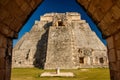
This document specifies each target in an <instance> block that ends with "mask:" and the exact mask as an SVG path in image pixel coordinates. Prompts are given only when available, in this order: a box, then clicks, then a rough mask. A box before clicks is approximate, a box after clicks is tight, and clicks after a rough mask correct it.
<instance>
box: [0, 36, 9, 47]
mask: <svg viewBox="0 0 120 80" xmlns="http://www.w3.org/2000/svg"><path fill="white" fill-rule="evenodd" d="M6 47H7V38H6V37H5V36H3V35H2V34H0V48H6Z"/></svg>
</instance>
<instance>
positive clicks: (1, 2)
mask: <svg viewBox="0 0 120 80" xmlns="http://www.w3.org/2000/svg"><path fill="white" fill-rule="evenodd" d="M9 1H10V0H0V4H1V5H3V6H5V5H6V4H7V3H8V2H9Z"/></svg>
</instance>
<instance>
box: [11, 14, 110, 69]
mask: <svg viewBox="0 0 120 80" xmlns="http://www.w3.org/2000/svg"><path fill="white" fill-rule="evenodd" d="M12 66H13V67H39V68H44V69H55V68H57V67H59V68H62V69H77V68H96V67H108V57H107V48H106V46H105V45H104V44H103V43H102V42H101V40H100V39H99V38H98V37H97V35H96V34H95V32H94V31H92V30H91V28H90V26H89V24H88V23H87V22H86V21H85V20H81V15H80V14H79V13H76V12H67V13H47V14H44V15H43V16H41V17H40V21H35V24H34V25H33V27H32V29H31V30H30V31H29V32H27V33H26V34H25V35H24V36H23V37H22V38H21V39H20V40H19V41H18V43H17V44H16V46H15V47H14V49H13V65H12Z"/></svg>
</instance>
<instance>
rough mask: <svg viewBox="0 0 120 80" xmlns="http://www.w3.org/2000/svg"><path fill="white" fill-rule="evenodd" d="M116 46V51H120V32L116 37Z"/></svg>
mask: <svg viewBox="0 0 120 80" xmlns="http://www.w3.org/2000/svg"><path fill="white" fill-rule="evenodd" d="M115 46H116V49H120V32H119V33H117V34H116V35H115Z"/></svg>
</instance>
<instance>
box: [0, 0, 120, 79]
mask: <svg viewBox="0 0 120 80" xmlns="http://www.w3.org/2000/svg"><path fill="white" fill-rule="evenodd" d="M42 1H43V0H12V1H10V0H0V12H1V13H0V16H1V18H0V53H1V54H0V79H1V80H10V73H11V58H12V39H14V38H17V34H18V32H19V31H20V29H21V28H22V25H23V24H24V23H25V22H26V21H27V19H28V18H29V15H30V14H31V13H32V12H33V11H34V10H35V8H37V6H38V5H39V4H40V3H41V2H42ZM76 1H77V2H78V3H79V4H80V5H82V6H83V7H84V9H85V10H86V12H87V13H88V14H89V15H90V16H91V18H92V19H93V20H94V21H95V23H96V24H97V25H98V28H99V29H100V30H101V32H102V34H103V37H104V38H106V40H107V43H108V44H107V46H108V58H109V64H110V75H111V80H119V79H120V68H119V66H120V6H119V5H120V0H114V1H113V0H102V1H101V0H76ZM104 3H107V4H106V5H104Z"/></svg>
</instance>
